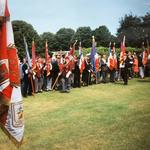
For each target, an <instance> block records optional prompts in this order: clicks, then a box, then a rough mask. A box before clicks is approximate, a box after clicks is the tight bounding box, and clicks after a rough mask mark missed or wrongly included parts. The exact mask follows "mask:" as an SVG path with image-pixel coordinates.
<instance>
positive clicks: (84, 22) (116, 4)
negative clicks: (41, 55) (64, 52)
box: [8, 0, 150, 35]
mask: <svg viewBox="0 0 150 150" xmlns="http://www.w3.org/2000/svg"><path fill="white" fill-rule="evenodd" d="M8 5H9V9H10V12H11V19H12V20H24V21H26V22H28V23H30V24H32V26H33V27H34V29H35V30H36V31H37V32H38V33H39V34H42V33H43V32H52V33H56V32H57V31H58V30H59V29H60V28H62V27H65V28H72V29H74V30H76V29H77V28H78V27H83V26H90V27H91V29H92V30H94V29H95V28H98V27H99V26H101V25H106V26H107V27H108V29H109V31H110V32H111V33H112V34H113V35H115V34H116V32H117V28H118V27H119V20H120V19H121V18H122V17H124V15H125V14H130V13H132V14H133V15H137V16H143V15H145V14H146V12H148V11H150V0H8Z"/></svg>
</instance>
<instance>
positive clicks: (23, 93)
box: [22, 76, 29, 97]
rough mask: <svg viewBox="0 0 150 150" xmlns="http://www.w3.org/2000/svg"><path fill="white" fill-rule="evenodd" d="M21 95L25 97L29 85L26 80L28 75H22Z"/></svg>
mask: <svg viewBox="0 0 150 150" xmlns="http://www.w3.org/2000/svg"><path fill="white" fill-rule="evenodd" d="M22 84H23V85H22V89H23V91H22V95H23V97H26V96H27V93H28V87H29V80H28V76H24V77H23V80H22Z"/></svg>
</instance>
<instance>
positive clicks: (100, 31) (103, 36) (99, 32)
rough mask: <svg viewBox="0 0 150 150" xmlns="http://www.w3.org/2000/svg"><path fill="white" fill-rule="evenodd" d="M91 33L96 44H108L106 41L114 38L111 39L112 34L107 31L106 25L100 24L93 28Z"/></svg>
mask: <svg viewBox="0 0 150 150" xmlns="http://www.w3.org/2000/svg"><path fill="white" fill-rule="evenodd" d="M93 34H94V36H95V38H96V41H97V46H100V45H101V46H106V47H107V46H108V43H109V42H110V41H111V40H114V37H113V39H111V38H112V36H111V33H110V32H109V29H108V28H107V27H106V26H104V25H103V26H100V27H99V28H97V29H95V30H94V31H93Z"/></svg>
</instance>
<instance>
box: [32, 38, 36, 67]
mask: <svg viewBox="0 0 150 150" xmlns="http://www.w3.org/2000/svg"><path fill="white" fill-rule="evenodd" d="M35 65H36V64H35V42H34V40H33V41H32V69H34V68H35Z"/></svg>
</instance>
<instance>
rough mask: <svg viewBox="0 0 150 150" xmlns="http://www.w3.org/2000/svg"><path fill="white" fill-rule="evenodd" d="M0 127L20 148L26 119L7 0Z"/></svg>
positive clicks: (1, 2) (3, 4) (0, 31)
mask: <svg viewBox="0 0 150 150" xmlns="http://www.w3.org/2000/svg"><path fill="white" fill-rule="evenodd" d="M0 10H1V11H0V17H3V18H4V19H3V22H2V23H1V27H0V127H1V129H2V130H3V131H4V132H5V133H6V135H8V137H9V138H10V139H11V141H12V142H14V143H15V144H16V145H17V146H18V147H19V146H20V145H21V143H22V141H23V133H24V119H23V104H22V96H21V88H20V76H19V74H20V73H19V63H18V56H17V49H16V47H15V45H14V37H13V31H12V24H11V21H10V13H9V10H8V6H7V0H0Z"/></svg>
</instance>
